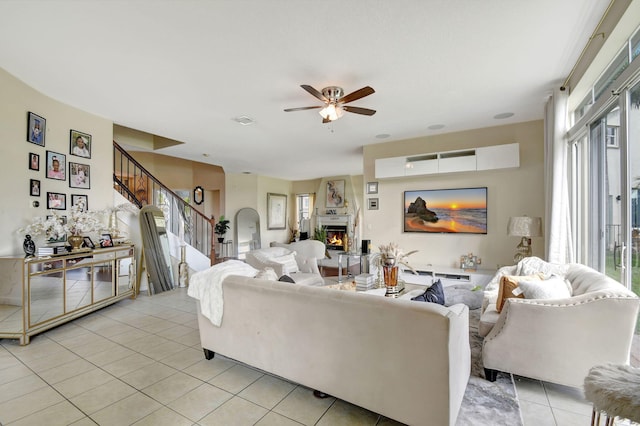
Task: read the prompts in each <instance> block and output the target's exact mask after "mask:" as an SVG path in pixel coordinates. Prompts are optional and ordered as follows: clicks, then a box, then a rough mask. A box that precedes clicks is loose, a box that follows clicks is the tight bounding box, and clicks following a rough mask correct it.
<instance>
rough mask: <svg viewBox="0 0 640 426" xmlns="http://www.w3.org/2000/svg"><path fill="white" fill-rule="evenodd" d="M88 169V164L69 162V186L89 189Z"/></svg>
mask: <svg viewBox="0 0 640 426" xmlns="http://www.w3.org/2000/svg"><path fill="white" fill-rule="evenodd" d="M90 169H91V167H90V166H89V165H88V164H80V163H72V162H69V187H70V188H81V189H90V188H91V179H90V174H89V172H90Z"/></svg>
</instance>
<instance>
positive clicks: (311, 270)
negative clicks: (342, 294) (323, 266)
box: [245, 240, 325, 285]
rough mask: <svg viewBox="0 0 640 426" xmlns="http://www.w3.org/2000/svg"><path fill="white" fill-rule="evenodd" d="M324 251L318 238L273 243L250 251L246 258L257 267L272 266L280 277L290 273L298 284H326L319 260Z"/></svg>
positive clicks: (323, 246)
mask: <svg viewBox="0 0 640 426" xmlns="http://www.w3.org/2000/svg"><path fill="white" fill-rule="evenodd" d="M324 252H325V245H324V244H323V243H322V242H320V241H316V240H303V241H298V242H295V243H291V244H281V243H271V247H269V248H264V249H258V250H251V251H249V252H248V253H247V255H246V259H245V260H246V262H247V263H248V264H249V265H251V266H253V267H254V268H256V269H264V268H267V267H269V268H272V269H273V270H274V271H275V273H276V275H277V276H278V277H281V276H282V275H288V276H290V277H291V278H292V279H293V280H294V281H295V282H296V284H303V285H324V279H323V278H322V275H320V271H319V269H318V260H317V259H318V258H323V257H324Z"/></svg>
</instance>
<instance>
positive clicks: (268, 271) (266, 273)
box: [256, 267, 278, 281]
mask: <svg viewBox="0 0 640 426" xmlns="http://www.w3.org/2000/svg"><path fill="white" fill-rule="evenodd" d="M256 278H260V279H262V280H269V281H277V280H278V274H276V271H274V270H273V268H269V267H266V268H263V269H261V270H259V271H258V274H257V275H256Z"/></svg>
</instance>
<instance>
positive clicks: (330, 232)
mask: <svg viewBox="0 0 640 426" xmlns="http://www.w3.org/2000/svg"><path fill="white" fill-rule="evenodd" d="M350 222H351V216H349V215H345V214H336V215H322V216H321V215H318V216H316V226H324V227H325V228H326V230H327V241H325V242H324V243H325V245H326V246H327V249H328V250H340V251H347V248H346V247H345V246H344V242H345V236H346V235H347V230H348V229H349V225H350Z"/></svg>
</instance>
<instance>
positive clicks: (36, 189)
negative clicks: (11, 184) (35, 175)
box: [29, 179, 40, 197]
mask: <svg viewBox="0 0 640 426" xmlns="http://www.w3.org/2000/svg"><path fill="white" fill-rule="evenodd" d="M29 195H31V196H32V197H39V196H40V181H39V180H37V179H30V180H29Z"/></svg>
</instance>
